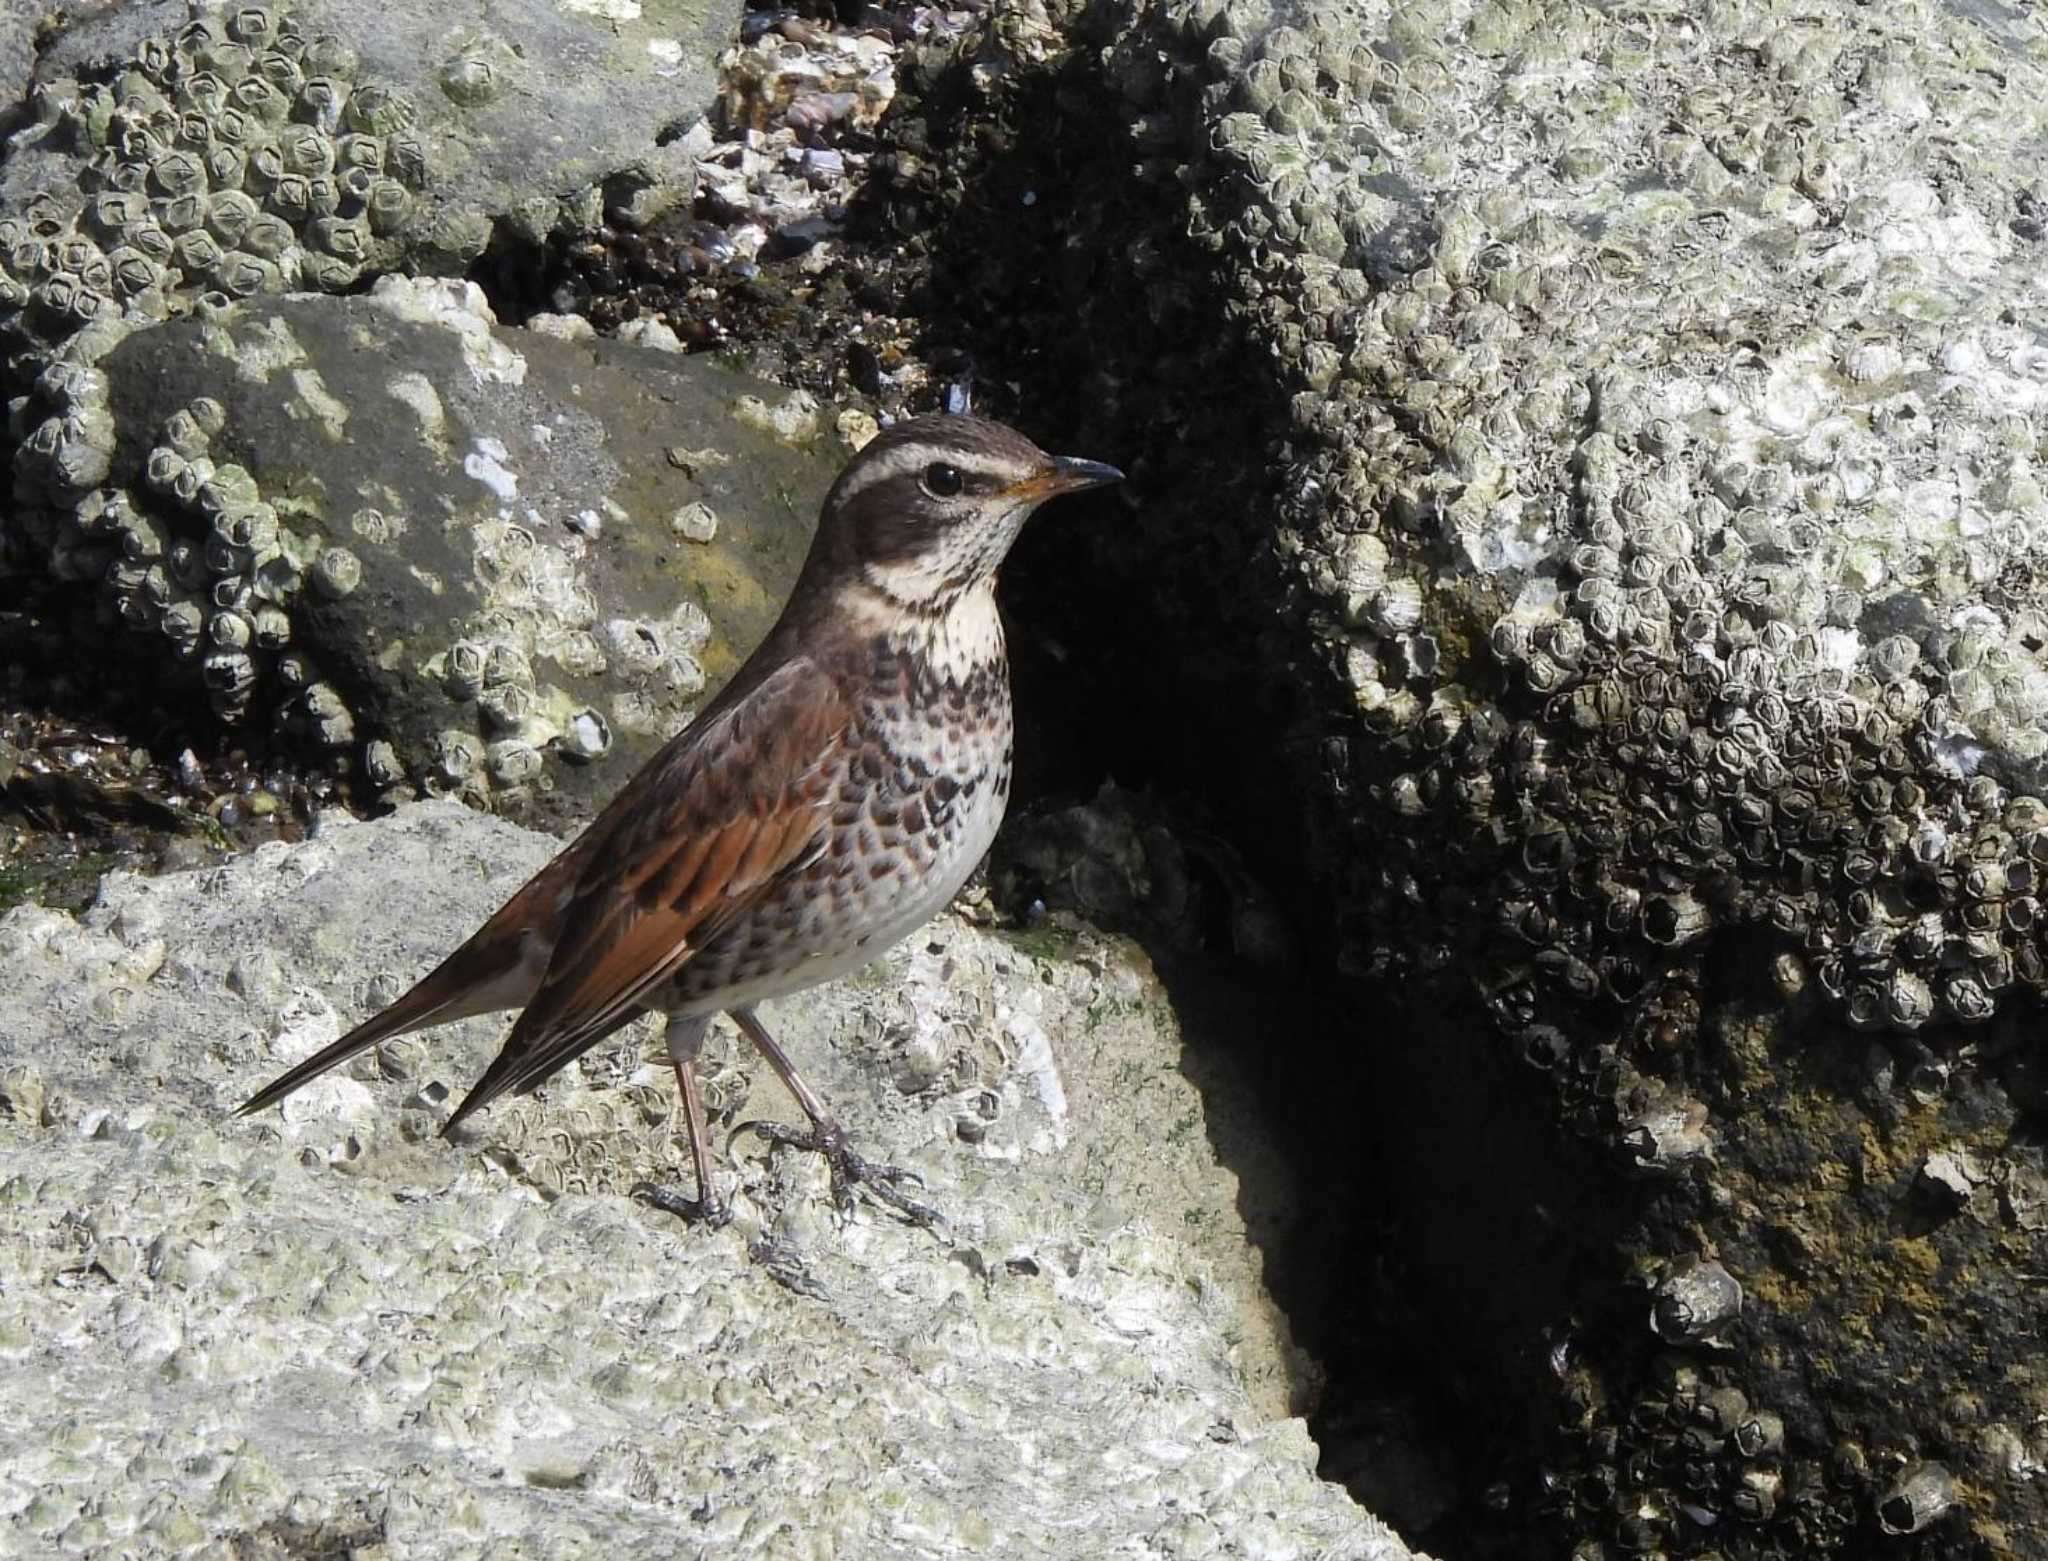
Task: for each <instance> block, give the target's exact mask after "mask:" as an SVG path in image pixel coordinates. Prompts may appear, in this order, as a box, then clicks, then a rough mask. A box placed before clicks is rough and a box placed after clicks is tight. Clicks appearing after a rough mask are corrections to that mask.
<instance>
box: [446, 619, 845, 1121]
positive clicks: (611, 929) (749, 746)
mask: <svg viewBox="0 0 2048 1561" xmlns="http://www.w3.org/2000/svg"><path fill="white" fill-rule="evenodd" d="M847 723H848V708H847V705H846V702H845V700H844V698H843V697H842V696H841V695H840V693H839V691H838V689H837V687H836V685H835V684H834V683H833V681H832V680H831V679H830V678H829V677H828V676H827V675H825V674H824V673H823V672H822V671H821V670H820V669H819V668H818V667H817V666H815V665H814V664H813V663H812V662H810V661H808V660H805V659H798V660H794V661H791V662H789V663H786V664H785V665H783V666H782V667H780V668H778V669H777V670H776V672H775V673H774V674H773V675H772V676H771V677H769V678H767V679H766V680H765V681H763V682H762V684H761V685H760V686H759V687H758V688H756V689H754V690H752V691H751V692H750V693H749V694H748V695H747V696H746V697H745V698H743V699H741V700H740V701H738V702H737V703H735V704H734V705H732V706H730V707H729V708H727V709H726V710H724V711H722V712H720V713H719V714H718V715H717V716H715V717H713V718H712V719H711V720H710V721H708V722H706V723H704V725H703V726H702V727H692V728H690V730H689V731H688V732H686V733H684V734H683V735H684V739H686V740H684V741H681V742H679V743H678V744H677V745H676V746H675V747H674V748H673V749H671V750H670V751H669V752H668V753H666V754H664V755H662V756H661V757H659V758H657V759H656V760H655V761H654V763H653V765H652V766H650V770H649V772H648V773H647V774H644V775H643V776H642V777H640V778H639V781H638V782H636V785H635V787H634V788H633V790H634V791H635V792H636V793H637V795H636V796H635V797H634V799H633V804H634V805H633V806H631V807H630V808H620V807H619V806H618V805H617V804H614V806H613V808H612V809H608V810H607V814H608V815H610V814H613V813H616V814H617V815H618V816H617V817H616V819H614V820H613V822H612V824H611V827H610V828H609V829H608V830H606V831H605V832H604V833H603V834H602V835H599V833H598V830H597V827H596V826H595V825H594V826H593V827H592V831H591V834H592V836H593V837H594V838H593V839H592V841H591V847H590V850H589V852H588V853H587V855H586V857H585V859H584V861H583V863H582V865H581V870H580V872H579V874H578V876H577V879H576V884H575V888H574V890H573V891H572V893H571V894H570V897H569V900H568V902H567V904H566V906H565V907H564V909H563V911H562V915H561V923H560V931H559V937H558V939H557V941H556V943H555V946H554V951H553V954H552V957H551V958H550V959H549V961H548V965H547V970H546V973H545V974H544V975H543V976H542V978H541V981H540V986H539V989H538V990H537V991H536V992H535V993H534V995H533V999H532V1001H531V1002H529V1003H528V1004H527V1007H526V1011H525V1012H524V1013H523V1014H521V1015H520V1017H519V1022H518V1023H517V1024H516V1025H514V1026H513V1028H512V1033H511V1035H510V1036H509V1037H507V1039H506V1042H505V1048H504V1050H503V1051H501V1052H500V1053H499V1054H498V1056H497V1058H496V1060H495V1061H493V1062H492V1064H491V1066H490V1067H489V1068H488V1069H487V1070H486V1071H485V1073H484V1076H483V1077H482V1078H481V1079H479V1080H478V1081H477V1084H476V1087H475V1088H474V1089H473V1090H471V1091H470V1093H469V1095H468V1097H467V1098H466V1099H465V1100H464V1101H463V1102H462V1104H461V1105H460V1106H459V1107H457V1108H456V1110H455V1113H454V1114H453V1115H452V1116H451V1117H450V1118H449V1119H448V1123H447V1128H453V1127H455V1126H456V1125H457V1124H458V1123H460V1122H461V1121H463V1119H465V1118H466V1117H468V1116H470V1115H471V1114H472V1113H473V1112H476V1111H478V1110H480V1109H482V1108H483V1107H484V1106H486V1105H488V1104H489V1103H490V1102H491V1101H493V1100H495V1099H497V1098H498V1096H500V1095H502V1094H504V1093H506V1092H507V1091H508V1090H526V1089H531V1088H532V1087H534V1086H535V1085H537V1084H539V1083H540V1082H541V1081H542V1080H543V1079H545V1078H547V1077H548V1076H549V1075H550V1074H552V1073H554V1072H555V1071H556V1070H557V1069H558V1068H561V1067H563V1066H565V1065H566V1064H567V1063H569V1062H570V1061H572V1060H573V1059H574V1058H576V1057H577V1056H578V1055H580V1054H581V1053H582V1052H584V1051H586V1050H588V1049H589V1048H590V1047H591V1046H594V1045H595V1044H597V1042H598V1041H600V1040H602V1039H603V1038H604V1036H606V1035H608V1034H609V1033H610V1032H611V1031H612V1030H614V1029H616V1028H618V1026H619V1025H621V1024H623V1023H625V1022H626V1021H627V1020H629V1019H631V1018H633V1017H634V1016H635V1015H636V1014H638V1013H639V1012H640V1011H641V1009H642V1007H643V1006H644V1004H645V1002H646V1000H647V999H648V998H649V997H651V996H652V995H653V994H654V992H655V991H656V990H657V989H658V988H659V987H660V986H661V985H662V983H663V982H665V981H666V980H668V978H669V977H670V976H672V975H673V974H674V973H675V971H676V969H677V968H678V967H679V966H680V965H681V964H682V963H683V961H685V960H687V959H688V958H689V957H690V956H691V954H692V953H694V952H695V951H696V950H697V949H700V948H702V947H703V946H704V945H705V944H706V943H708V942H709V941H711V940H712V939H713V938H715V937H716V936H717V935H718V934H719V932H720V931H721V930H723V929H724V928H725V927H727V926H729V925H731V923H732V921H733V920H734V919H735V918H736V917H738V916H740V915H743V914H744V913H745V912H746V911H748V910H749V909H751V908H752V907H753V906H754V905H755V904H757V903H758V902H759V901H760V900H761V898H762V897H763V896H764V895H766V894H768V893H769V892H770V891H772V890H773V889H774V888H776V887H777V886H778V885H779V884H780V883H781V882H782V881H783V880H784V879H785V878H786V877H787V876H789V875H791V874H794V873H798V872H801V871H802V870H803V869H804V868H805V867H806V866H808V865H809V864H810V863H812V862H814V861H815V860H816V859H817V857H818V855H819V853H821V852H822V851H823V850H824V849H825V845H826V841H827V826H828V823H829V820H830V813H831V803H832V783H833V777H834V775H835V773H836V770H837V768H838V764H837V762H836V761H837V760H838V759H839V757H840V755H841V754H842V752H843V749H844V744H845V741H846V730H847ZM621 800H622V801H623V800H624V799H621ZM602 822H603V821H602V820H600V823H602ZM446 1130H447V1129H446V1128H444V1129H443V1131H446Z"/></svg>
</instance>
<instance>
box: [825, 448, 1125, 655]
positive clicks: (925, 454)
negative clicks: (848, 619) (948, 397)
mask: <svg viewBox="0 0 2048 1561" xmlns="http://www.w3.org/2000/svg"><path fill="white" fill-rule="evenodd" d="M1122 477H1123V473H1122V472H1120V471H1118V470H1117V469H1116V468H1115V467H1114V466H1105V465H1103V464H1102V463H1101V462H1099V461H1082V460H1076V459H1074V458H1073V457H1071V456H1063V455H1047V454H1046V453H1045V452H1044V451H1043V450H1041V449H1039V448H1038V446H1037V445H1035V444H1033V443H1032V442H1031V441H1030V440H1029V439H1026V438H1025V437H1024V436H1023V435H1022V434H1020V433H1017V432H1016V431H1015V430H1014V429H1009V428H1005V427H1004V426H1003V425H1002V424H1001V423H991V422H988V421H986V420H984V419H982V418H978V417H919V418H912V419H910V420H909V421H907V422H902V423H897V424H895V425H894V426H893V427H891V428H888V429H886V430H885V431H883V432H882V433H881V434H878V435H877V436H876V437H875V438H874V439H873V440H872V441H870V442H869V444H868V445H867V446H866V448H864V449H863V450H862V451H861V452H860V453H859V454H858V455H856V456H855V457H854V458H853V459H852V460H851V461H850V462H848V463H847V467H846V470H845V471H843V472H841V473H840V474H839V480H838V481H837V482H835V483H834V484H833V485H832V491H831V492H830V493H828V494H827V495H826V496H825V507H824V510H823V512H822V513H821V514H820V515H819V518H818V537H817V541H816V542H815V543H814V544H813V545H812V550H811V565H810V567H811V568H813V569H819V568H822V569H825V570H827V571H829V572H830V575H831V576H832V578H833V581H834V583H836V584H849V585H859V586H863V587H866V588H867V589H869V590H872V591H874V592H877V593H879V594H880V595H882V596H884V597H886V598H887V599H888V600H889V601H890V602H891V603H892V604H893V605H895V606H897V607H899V608H902V609H904V610H906V611H910V612H915V613H919V614H927V613H930V614H936V613H943V612H944V611H945V610H946V609H947V608H948V607H949V606H951V604H952V603H953V602H955V601H957V600H959V598H960V597H961V596H962V595H964V594H965V593H966V592H968V591H970V590H972V589H973V588H974V587H975V586H977V585H979V584H981V583H983V582H985V581H987V580H988V579H990V578H991V577H992V576H993V575H994V574H995V571H996V568H997V566H998V565H1000V564H1001V563H1002V561H1003V558H1004V556H1005V555H1006V554H1007V553H1008V552H1009V551H1010V544H1011V543H1012V542H1014V541H1016V540H1017V533H1018V532H1019V531H1020V530H1021V529H1022V528H1023V525H1024V522H1025V520H1026V518H1027V517H1028V516H1029V515H1030V514H1031V512H1032V511H1033V510H1035V509H1036V508H1038V506H1039V505H1041V504H1043V503H1044V502H1045V501H1046V500H1047V499H1050V498H1055V497H1057V496H1058V495H1060V494H1062V493H1075V492H1079V491H1080V490H1081V489H1083V488H1095V487H1100V486H1101V485H1102V484H1104V483H1110V482H1117V481H1120V480H1121V479H1122Z"/></svg>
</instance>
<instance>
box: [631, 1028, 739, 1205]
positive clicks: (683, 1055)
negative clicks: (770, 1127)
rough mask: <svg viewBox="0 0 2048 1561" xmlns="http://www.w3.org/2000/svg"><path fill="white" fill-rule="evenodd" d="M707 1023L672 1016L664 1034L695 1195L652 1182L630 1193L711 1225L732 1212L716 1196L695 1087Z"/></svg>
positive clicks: (708, 1131) (707, 1139)
mask: <svg viewBox="0 0 2048 1561" xmlns="http://www.w3.org/2000/svg"><path fill="white" fill-rule="evenodd" d="M710 1024H711V1016H710V1015H709V1014H698V1015H695V1016H693V1017H690V1018H682V1017H680V1016H678V1017H673V1018H671V1019H670V1020H669V1022H668V1029H667V1031H666V1032H665V1034H664V1039H666V1040H667V1042H668V1060H669V1065H670V1066H671V1067H673V1068H674V1069H675V1070H676V1088H677V1090H679V1091H680V1092H681V1094H682V1097H683V1126H684V1130H685V1131H686V1132H687V1133H688V1134H689V1138H690V1165H691V1167H692V1169H694V1170H695V1171H696V1173H697V1196H696V1197H695V1198H685V1197H684V1196H683V1195H682V1194H681V1193H679V1192H676V1191H674V1190H673V1189H671V1188H667V1187H657V1186H655V1185H654V1184H653V1183H652V1182H641V1183H640V1184H639V1185H638V1186H636V1187H635V1188H634V1189H633V1194H634V1196H635V1197H637V1198H639V1199H640V1200H641V1201H642V1202H645V1203H649V1204H652V1205H653V1206H654V1207H655V1208H657V1209H661V1210H663V1211H664V1212H666V1213H669V1214H675V1215H679V1216H681V1217H682V1218H684V1219H694V1220H702V1221H704V1223H705V1224H707V1225H714V1226H715V1225H723V1224H724V1223H725V1222H726V1221H727V1220H729V1219H731V1218H732V1210H731V1209H730V1208H729V1207H728V1206H727V1205H726V1202H725V1200H724V1199H723V1198H721V1197H720V1196H719V1195H718V1183H717V1181H716V1180H715V1179H714V1178H713V1176H712V1174H711V1129H710V1127H709V1125H708V1124H707V1123H706V1122H705V1120H704V1092H703V1090H702V1089H701V1088H699V1087H698V1084H697V1048H698V1047H699V1046H701V1045H703V1043H704V1032H705V1030H706V1029H708V1028H709V1027H710Z"/></svg>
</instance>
